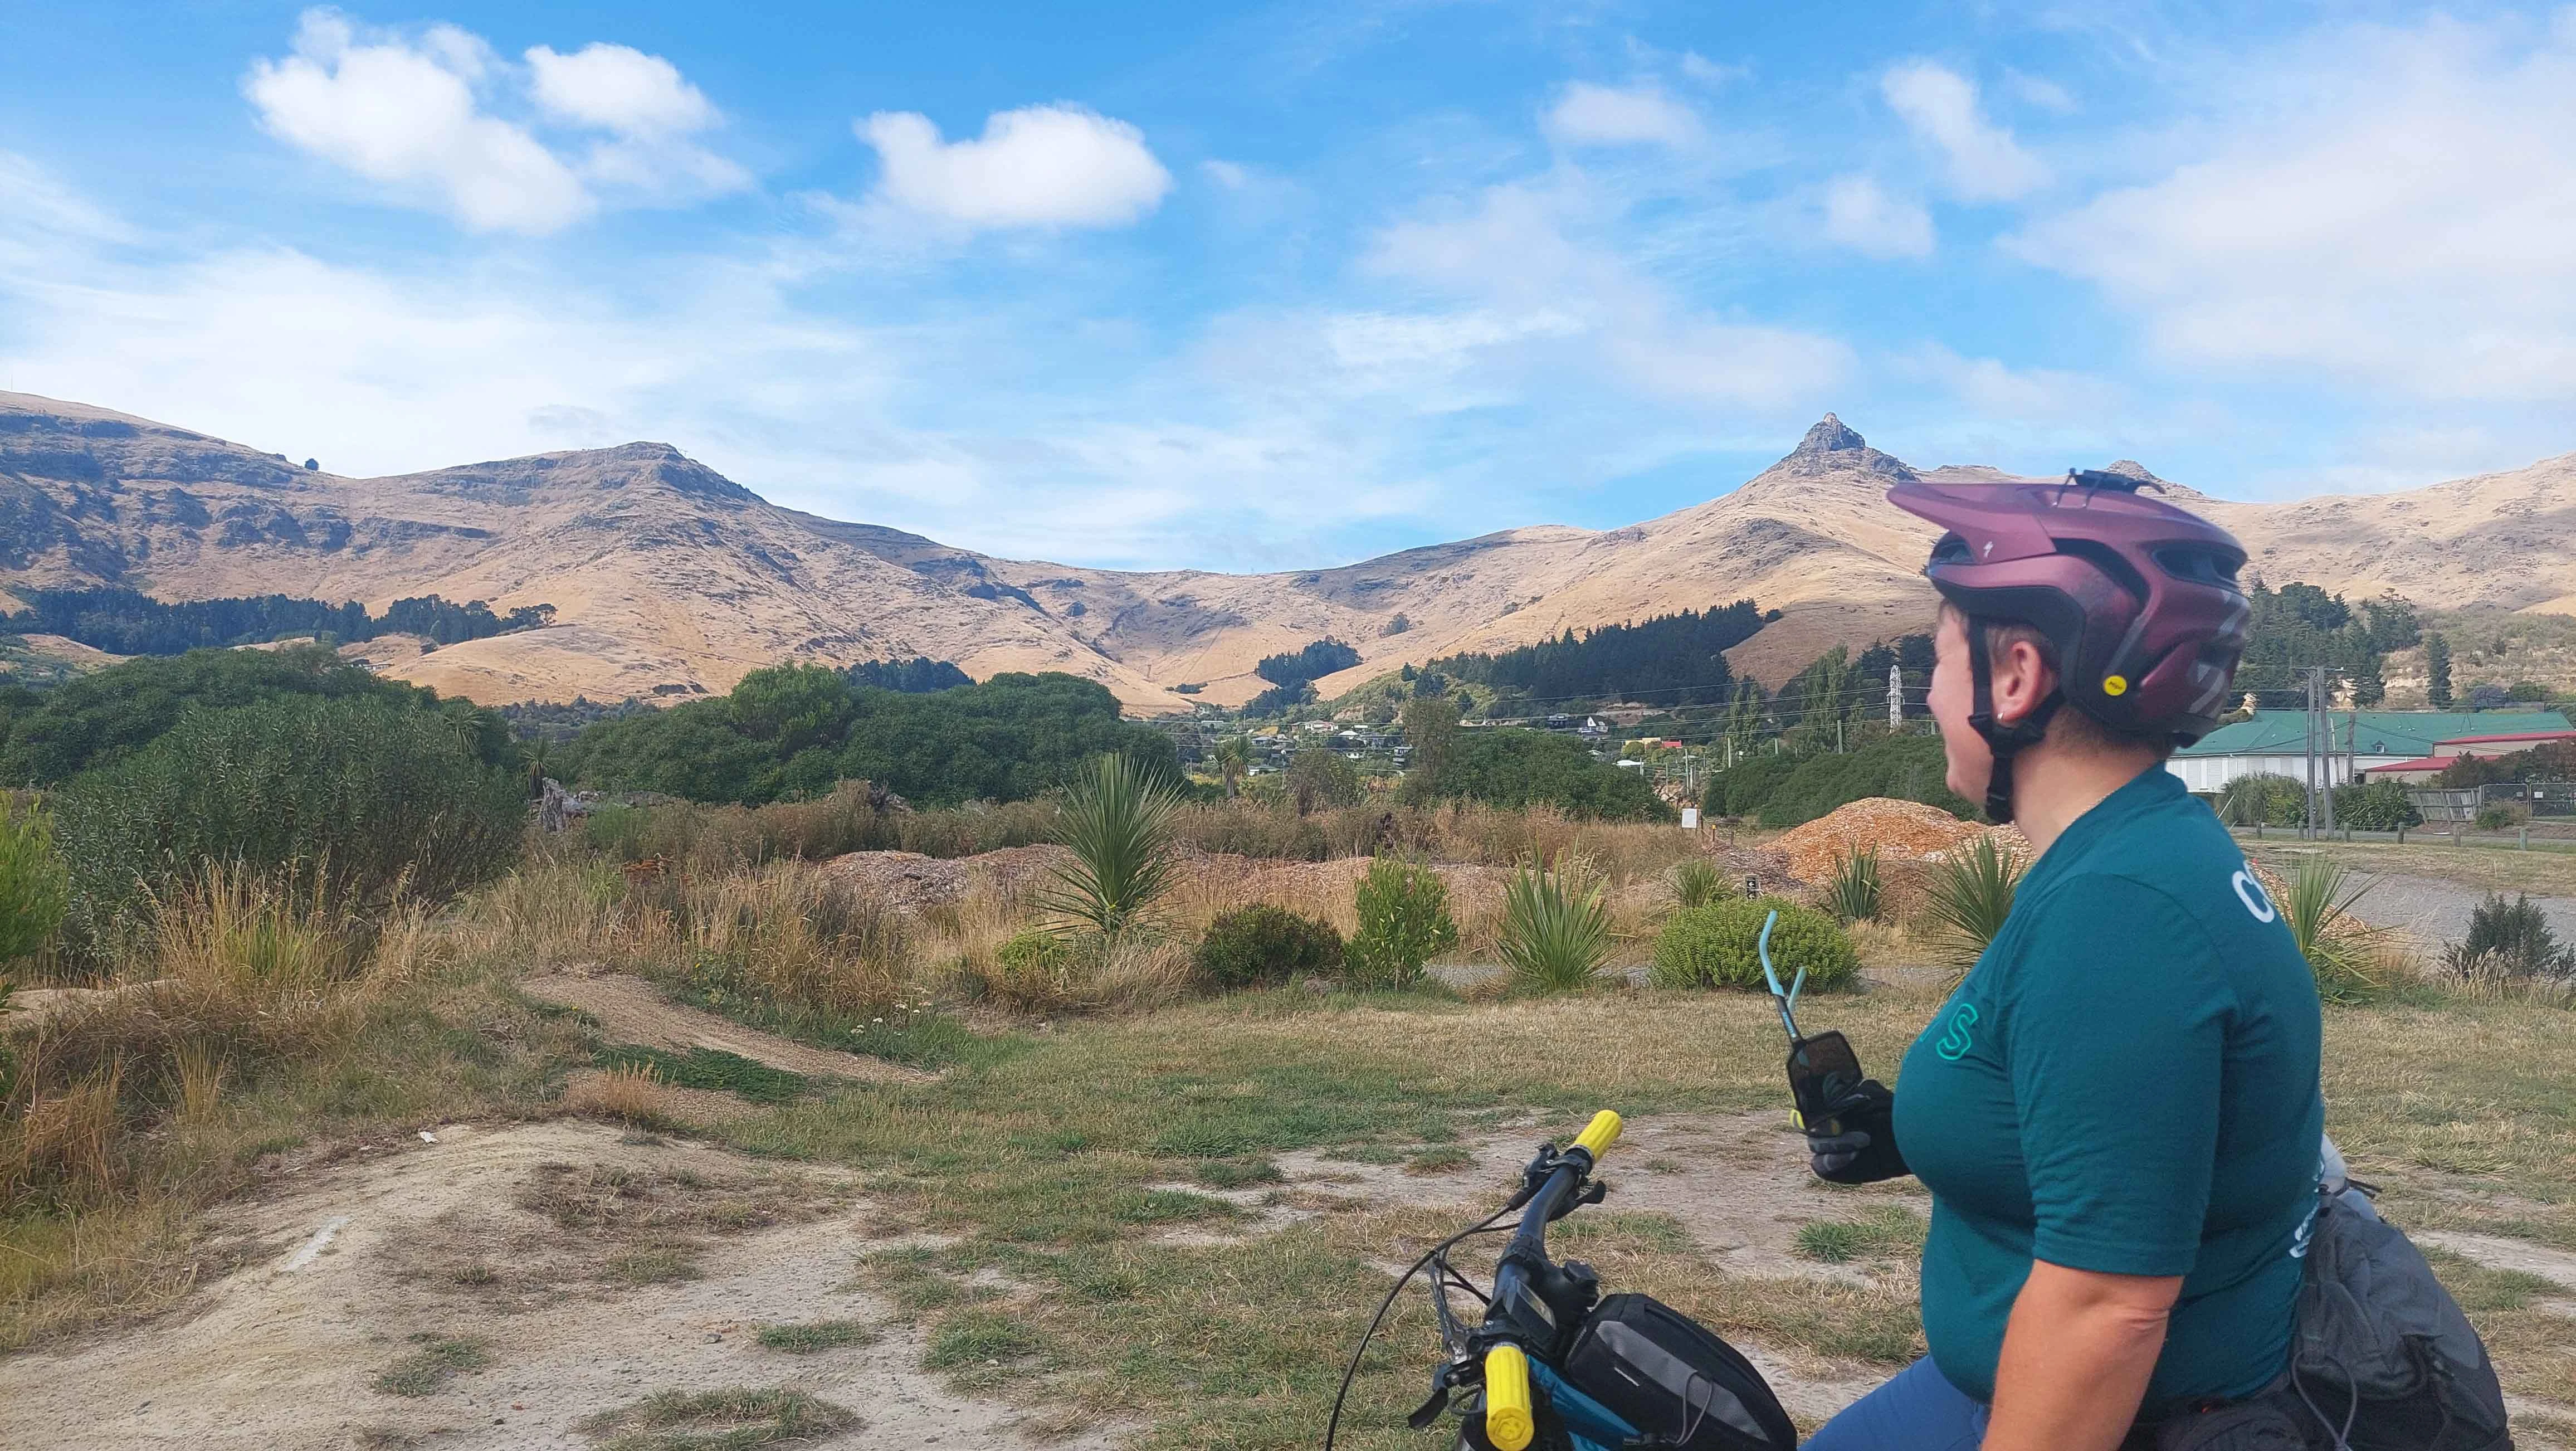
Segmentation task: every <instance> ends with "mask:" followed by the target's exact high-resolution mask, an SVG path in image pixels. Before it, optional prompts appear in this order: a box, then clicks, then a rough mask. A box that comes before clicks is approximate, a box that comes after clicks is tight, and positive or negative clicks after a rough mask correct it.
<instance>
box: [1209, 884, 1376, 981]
mask: <svg viewBox="0 0 2576 1451" xmlns="http://www.w3.org/2000/svg"><path fill="white" fill-rule="evenodd" d="M1342 956H1343V949H1342V934H1341V933H1339V932H1336V931H1334V930H1333V925H1332V924H1331V923H1329V922H1318V921H1316V920H1315V919H1314V918H1312V917H1306V916H1301V915H1299V914H1298V913H1295V912H1291V911H1289V910H1288V909H1287V908H1285V907H1274V906H1272V905H1270V904H1269V903H1267V902H1255V903H1253V904H1252V905H1251V906H1249V907H1238V908H1236V909H1235V910H1233V911H1231V912H1228V913H1225V914H1224V915H1222V916H1220V917H1218V918H1217V919H1216V920H1215V921H1213V922H1210V923H1209V924H1208V929H1207V935H1206V936H1204V937H1202V938H1200V939H1199V946H1198V953H1197V960H1198V967H1199V971H1200V972H1201V973H1202V974H1204V975H1205V976H1206V977H1207V980H1208V982H1209V983H1210V985H1212V986H1215V987H1220V988H1239V987H1266V986H1275V985H1277V984H1279V983H1284V982H1290V981H1293V980H1294V979H1296V978H1297V977H1299V976H1301V975H1304V974H1308V973H1322V972H1331V971H1333V970H1335V969H1336V968H1338V967H1340V966H1341V964H1342Z"/></svg>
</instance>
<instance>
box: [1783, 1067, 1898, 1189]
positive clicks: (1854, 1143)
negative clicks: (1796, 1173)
mask: <svg viewBox="0 0 2576 1451" xmlns="http://www.w3.org/2000/svg"><path fill="white" fill-rule="evenodd" d="M1826 1117H1827V1118H1828V1119H1830V1120H1831V1121H1832V1122H1833V1125H1834V1127H1835V1128H1837V1129H1839V1130H1841V1132H1839V1133H1831V1134H1829V1133H1825V1132H1823V1131H1822V1130H1821V1129H1818V1128H1813V1127H1811V1128H1809V1129H1808V1130H1807V1157H1808V1161H1809V1162H1810V1163H1811V1164H1813V1165H1814V1167H1815V1170H1816V1177H1817V1178H1819V1179H1823V1180H1827V1181H1829V1182H1831V1183H1835V1184H1874V1183H1876V1182H1878V1181H1879V1180H1881V1179H1899V1178H1903V1177H1904V1176H1905V1175H1907V1174H1911V1173H1913V1172H1914V1171H1913V1170H1911V1169H1908V1168H1906V1167H1905V1155H1903V1154H1902V1153H1899V1152H1898V1151H1897V1148H1896V1094H1895V1092H1894V1091H1893V1090H1891V1089H1889V1088H1888V1086H1887V1085H1886V1084H1883V1083H1881V1082H1879V1081H1878V1080H1877V1079H1875V1078H1864V1079H1862V1080H1861V1082H1860V1086H1859V1087H1857V1088H1855V1089H1853V1090H1852V1091H1851V1092H1849V1093H1847V1094H1844V1095H1843V1096H1842V1097H1841V1098H1839V1099H1837V1100H1835V1101H1834V1105H1833V1111H1832V1112H1831V1113H1829V1114H1828V1115H1826Z"/></svg>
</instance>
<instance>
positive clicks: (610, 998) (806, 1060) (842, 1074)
mask: <svg viewBox="0 0 2576 1451" xmlns="http://www.w3.org/2000/svg"><path fill="white" fill-rule="evenodd" d="M519 991H521V992H523V993H526V994H527V995H528V996H530V997H532V998H537V999H539V1000H541V1001H544V1002H549V1003H559V1004H561V1005H563V1006H564V1007H568V1008H578V1009H580V1010H581V1011H582V1012H585V1013H588V1014H590V1015H591V1016H592V1017H594V1018H597V1019H598V1020H599V1022H600V1026H601V1027H602V1028H604V1029H606V1030H607V1033H608V1038H609V1041H611V1042H614V1043H634V1044H638V1045H640V1046H642V1047H646V1048H677V1049H681V1050H683V1051H685V1050H687V1049H690V1048H713V1049H717V1050H719V1051H721V1052H726V1053H731V1054H734V1055H736V1056H738V1057H743V1058H749V1059H751V1060H752V1061H753V1062H755V1063H765V1064H767V1065H768V1066H770V1067H772V1068H783V1069H785V1070H787V1071H788V1072H790V1073H803V1074H808V1075H818V1076H824V1077H834V1078H854V1079H859V1080H861V1081H864V1082H880V1083H884V1082H892V1083H927V1082H929V1081H930V1080H931V1079H932V1078H934V1077H936V1076H937V1075H935V1074H931V1073H925V1072H923V1071H922V1070H921V1069H918V1068H907V1067H905V1066H903V1065H902V1064H899V1063H888V1062H887V1061H885V1060H884V1059H882V1058H863V1057H861V1056H859V1055H858V1054H855V1053H839V1052H835V1051H833V1050H832V1049H829V1048H816V1047H812V1046H810V1045H808V1044H804V1043H797V1042H792V1041H790V1040H788V1039H786V1038H781V1037H779V1036H778V1035H777V1034H775V1033H764V1032H762V1031H760V1030H759V1029H757V1028H746V1027H744V1026H743V1025H742V1024H740V1023H736V1022H731V1021H729V1020H727V1019H724V1018H719V1017H717V1016H716V1015H715V1014H713V1013H708V1012H701V1011H699V1010H698V1009H696V1008H691V1007H683V1006H681V1005H680V1004H678V1003H673V1002H668V1001H665V1000H664V998H663V997H662V995H661V994H660V993H659V992H657V991H655V990H654V987H653V985H652V984H651V983H649V982H646V981H645V980H644V979H642V978H640V977H635V976H632V975H630V974H627V973H622V972H597V973H580V972H556V973H548V974H546V975H545V976H543V977H531V978H526V979H523V980H522V981H521V982H520V983H519Z"/></svg>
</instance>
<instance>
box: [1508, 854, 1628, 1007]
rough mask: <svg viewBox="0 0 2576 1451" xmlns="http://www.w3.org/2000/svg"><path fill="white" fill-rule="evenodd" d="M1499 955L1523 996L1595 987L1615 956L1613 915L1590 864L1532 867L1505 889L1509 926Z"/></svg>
mask: <svg viewBox="0 0 2576 1451" xmlns="http://www.w3.org/2000/svg"><path fill="white" fill-rule="evenodd" d="M1495 948H1496V952H1497V953H1498V954H1499V955H1500V956H1501V958H1502V959H1503V962H1504V964H1505V965H1506V966H1508V967H1510V968H1511V970H1512V986H1513V987H1514V988H1516V989H1518V990H1520V991H1523V992H1532V993H1555V992H1571V991H1574V990H1576V989H1579V988H1585V987H1590V986H1591V985H1592V983H1593V979H1594V975H1595V974H1596V973H1598V972H1599V971H1600V970H1601V964H1602V963H1603V962H1604V961H1606V960H1607V959H1608V958H1609V956H1610V911H1609V908H1608V907H1607V906H1605V905H1603V902H1602V894H1601V887H1600V885H1599V884H1598V882H1596V881H1595V880H1594V878H1593V876H1592V873H1591V872H1590V871H1589V870H1588V868H1587V867H1586V865H1585V864H1584V863H1583V862H1581V861H1579V860H1577V861H1572V862H1560V863H1559V864H1558V865H1557V866H1556V868H1555V869H1553V870H1549V869H1546V868H1542V867H1540V866H1539V865H1538V864H1536V863H1526V864H1524V865H1523V866H1522V867H1521V868H1520V869H1519V870H1518V871H1516V872H1514V873H1512V879H1511V880H1510V881H1509V882H1508V883H1506V884H1505V885H1504V887H1503V925H1502V932H1501V934H1500V936H1499V937H1498V938H1497V940H1496V944H1495Z"/></svg>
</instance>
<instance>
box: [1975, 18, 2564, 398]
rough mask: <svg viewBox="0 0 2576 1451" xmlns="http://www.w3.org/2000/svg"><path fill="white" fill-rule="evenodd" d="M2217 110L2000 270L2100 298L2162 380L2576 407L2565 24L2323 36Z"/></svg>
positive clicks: (2230, 77)
mask: <svg viewBox="0 0 2576 1451" xmlns="http://www.w3.org/2000/svg"><path fill="white" fill-rule="evenodd" d="M2257 81H2259V82H2260V84H2259V85H2258V84H2256V82H2257ZM2210 89H2211V94H2212V95H2214V96H2216V97H2218V98H2220V99H2218V101H2217V102H2216V103H2215V104H2214V105H2213V106H2212V107H2211V108H2210V114H2209V115H2208V116H2207V117H2206V119H2205V122H2204V123H2203V124H2201V125H2199V126H2196V127H2193V128H2191V129H2188V130H2182V131H2177V132H2174V133H2171V134H2168V135H2166V136H2164V137H2162V138H2159V147H2158V149H2159V150H2161V151H2162V152H2163V153H2165V154H2168V155H2180V156H2183V157H2186V158H2187V159H2186V160H2184V161H2183V162H2182V163H2181V164H2179V165H2175V166H2173V167H2172V168H2171V169H2170V170H2168V171H2166V172H2165V173H2164V174H2162V175H2161V176H2157V177H2155V178H2153V179H2151V180H2148V181H2145V182H2143V183H2140V184H2137V185H2131V186H2123V187H2117V188H2113V189H2111V190H2107V191H2104V192H2102V193H2100V194H2099V195H2096V196H2095V197H2093V198H2092V199H2091V200H2090V201H2087V202H2085V203H2084V204H2083V205H2081V206H2078V207H2075V208H2073V209H2071V210H2067V211H2063V212H2060V213H2058V214H2056V215H2053V216H2049V217H2045V218H2043V219H2041V220H2039V221H2037V222H2035V223H2033V224H2032V225H2031V226H2029V227H2028V228H2027V229H2026V230H2025V231H2024V232H2022V233H2021V234H2020V235H2019V236H2017V237H2014V238H2011V239H2008V240H2007V243H2006V245H2007V247H2008V248H2010V249H2011V250H2012V251H2014V252H2015V253H2017V254H2018V255H2020V256H2022V257H2024V258H2027V259H2029V260H2031V261H2033V262H2037V263H2039V264H2041V265H2043V266H2047V267H2052V268H2055V269H2057V270H2058V271H2061V272H2065V273H2068V274H2070V275H2073V276H2076V277H2081V278H2085V279H2089V280H2091V281H2093V282H2095V283H2097V284H2099V285H2100V286H2101V287H2102V288H2103V289H2104V290H2105V291H2106V292H2107V293H2108V294H2109V295H2110V296H2111V297H2112V298H2113V299H2114V300H2116V301H2117V302H2119V303H2121V304H2122V305H2125V306H2126V307H2128V308H2130V309H2131V310H2133V311H2134V312H2135V313H2136V314H2137V315H2138V316H2139V317H2140V318H2142V319H2143V320H2144V322H2145V324H2146V327H2147V331H2148V336H2149V338H2150V340H2151V342H2152V343H2153V344H2154V345H2155V346H2156V347H2157V348H2158V349H2159V350H2160V351H2162V352H2163V353H2164V354H2165V355H2167V356H2168V357H2171V358H2174V359H2178V360H2182V361H2187V362H2193V363H2224V364H2234V365H2240V366H2248V367H2264V366H2278V365H2283V364H2293V365H2299V366H2304V367H2311V368H2315V369H2318V370H2321V371H2323V372H2326V373H2329V374H2336V375H2342V376H2345V377H2352V378H2359V379H2362V380H2365V381H2367V382H2370V383H2373V384H2376V385H2378V386H2380V387H2383V388H2388V389H2393V390H2395V391H2397V392H2399V393H2402V394H2406V395H2411V396H2415V397H2421V398H2439V399H2459V400H2473V401H2504V400H2521V401H2539V400H2549V399H2559V400H2564V399H2569V398H2576V151H2571V150H2570V149H2569V148H2568V146H2567V145H2566V144H2565V141H2566V138H2567V137H2569V136H2571V135H2576V23H2565V24H2561V25H2560V26H2559V27H2558V28H2557V29H2556V30H2555V31H2554V32H2553V33H2550V34H2547V35H2542V34H2536V33H2534V32H2533V31H2532V30H2530V29H2527V28H2525V27H2523V26H2521V25H2519V24H2517V23H2515V22H2497V23H2495V24H2492V25H2471V24H2464V23H2459V22H2454V21H2449V20H2441V19H2436V20H2433V21H2429V22H2426V23H2425V24H2423V25H2420V26H2417V27H2414V28H2411V29H2391V28H2384V27H2376V26H2353V27H2344V28H2338V29H2334V30H2330V31H2322V32H2319V33H2316V34H2314V35H2312V36H2310V37H2308V38H2307V39H2306V40H2305V41H2303V42H2301V43H2300V44H2298V45H2296V46H2294V47H2292V48H2291V49H2289V50H2288V51H2286V52H2283V53H2275V54H2268V55H2263V56H2258V57H2249V58H2247V60H2246V62H2245V64H2244V66H2243V69H2242V71H2241V73H2235V74H2222V75H2218V76H2214V77H2212V78H2211V81H2210Z"/></svg>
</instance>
